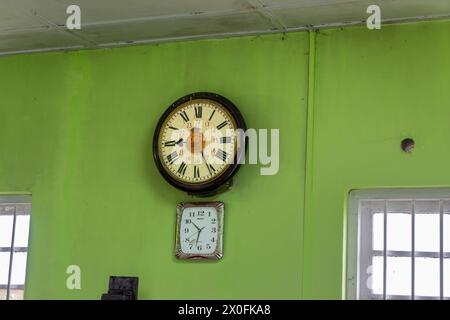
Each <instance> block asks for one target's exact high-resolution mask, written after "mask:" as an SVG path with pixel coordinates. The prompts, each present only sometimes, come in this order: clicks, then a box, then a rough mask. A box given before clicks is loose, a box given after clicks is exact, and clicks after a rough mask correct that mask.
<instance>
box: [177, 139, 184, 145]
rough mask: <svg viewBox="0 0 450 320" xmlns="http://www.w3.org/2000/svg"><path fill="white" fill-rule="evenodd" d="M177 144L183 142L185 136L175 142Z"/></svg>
mask: <svg viewBox="0 0 450 320" xmlns="http://www.w3.org/2000/svg"><path fill="white" fill-rule="evenodd" d="M175 144H176V145H179V144H183V138H180V139H179V140H178V141H177V142H175Z"/></svg>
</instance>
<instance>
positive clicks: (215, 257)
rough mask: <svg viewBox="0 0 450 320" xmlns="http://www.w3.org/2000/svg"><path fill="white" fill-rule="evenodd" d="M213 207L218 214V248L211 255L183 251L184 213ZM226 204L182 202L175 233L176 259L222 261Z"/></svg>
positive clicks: (218, 202) (216, 202)
mask: <svg viewBox="0 0 450 320" xmlns="http://www.w3.org/2000/svg"><path fill="white" fill-rule="evenodd" d="M195 207H211V208H214V209H216V213H217V241H216V248H215V249H214V252H213V253H210V254H192V253H185V252H183V251H182V250H181V242H180V241H181V239H180V225H181V217H182V216H183V211H184V210H185V209H187V208H195ZM224 207H225V205H224V203H223V202H220V201H209V202H181V203H179V204H178V205H177V222H176V231H175V257H176V258H177V259H182V260H205V259H207V260H220V259H221V258H222V256H223V214H224Z"/></svg>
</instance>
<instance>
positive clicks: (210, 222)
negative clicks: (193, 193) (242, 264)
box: [175, 202, 224, 259]
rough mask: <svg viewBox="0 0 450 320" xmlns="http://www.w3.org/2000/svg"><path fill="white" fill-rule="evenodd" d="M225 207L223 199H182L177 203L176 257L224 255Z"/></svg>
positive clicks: (213, 257) (212, 257)
mask: <svg viewBox="0 0 450 320" xmlns="http://www.w3.org/2000/svg"><path fill="white" fill-rule="evenodd" d="M223 208H224V205H223V203H222V202H203V203H202V202H196V203H180V204H179V205H178V206H177V231H176V232H177V234H176V248H175V255H176V256H177V258H179V259H220V258H221V257H222V240H223Z"/></svg>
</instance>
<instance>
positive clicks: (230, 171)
mask: <svg viewBox="0 0 450 320" xmlns="http://www.w3.org/2000/svg"><path fill="white" fill-rule="evenodd" d="M195 99H209V100H212V101H214V102H216V103H219V104H220V105H222V106H223V107H224V108H225V109H226V110H227V111H228V112H229V113H230V114H231V116H232V117H233V119H234V121H235V122H236V127H237V129H241V130H243V132H245V131H247V125H246V123H245V121H244V117H243V116H242V114H241V112H240V111H239V109H238V108H237V107H236V106H235V105H234V103H233V102H231V101H230V100H228V99H227V98H225V97H223V96H221V95H219V94H216V93H211V92H195V93H191V94H188V95H185V96H184V97H181V98H179V99H178V100H176V101H175V102H174V103H172V104H171V105H170V106H169V107H168V108H167V109H166V111H164V113H163V114H162V116H161V117H160V119H159V121H158V124H157V126H156V129H155V132H154V134H153V159H154V161H155V164H156V167H157V168H158V171H159V172H160V174H161V175H162V176H163V178H164V179H165V180H166V181H167V182H168V183H169V184H171V185H172V186H174V187H175V188H177V189H179V190H182V191H185V192H188V193H190V194H194V195H195V194H202V195H205V194H208V193H213V192H214V191H216V190H218V189H219V188H220V187H221V186H223V185H224V184H225V183H227V182H229V181H230V179H231V178H232V177H233V176H234V175H235V174H236V173H237V171H238V170H239V168H240V163H239V162H240V161H238V159H240V158H242V157H243V156H244V157H245V153H246V149H247V144H246V141H245V137H242V139H243V140H242V141H243V143H244V144H245V146H244V148H243V149H242V148H240V146H237V147H238V150H237V152H236V154H235V158H234V161H233V163H231V164H230V165H229V167H228V168H227V169H226V170H225V172H223V173H222V174H221V175H219V176H218V177H217V178H215V179H213V180H211V181H208V182H205V183H203V184H202V183H199V184H189V183H184V182H181V181H178V180H176V179H175V178H173V177H172V176H171V175H170V174H169V173H168V172H167V171H166V170H165V168H164V166H163V164H162V163H161V159H160V158H159V154H158V142H159V133H160V131H161V127H162V125H163V124H164V121H165V120H166V118H167V117H168V116H169V114H171V113H172V112H173V111H174V110H175V109H176V108H177V107H178V106H180V105H181V104H183V103H186V102H188V101H191V100H195Z"/></svg>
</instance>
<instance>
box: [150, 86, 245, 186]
mask: <svg viewBox="0 0 450 320" xmlns="http://www.w3.org/2000/svg"><path fill="white" fill-rule="evenodd" d="M238 129H243V130H245V123H244V121H243V119H242V116H241V114H240V113H239V111H238V110H237V109H236V107H235V106H234V105H233V104H232V103H231V102H230V101H229V100H227V99H225V98H223V97H221V96H219V95H215V94H210V93H197V94H192V95H189V96H186V97H183V98H181V99H180V100H178V101H177V102H175V103H174V104H173V105H172V106H171V107H169V109H168V110H167V111H166V113H165V114H164V115H163V116H162V118H161V119H160V122H159V124H158V127H157V130H156V132H155V140H154V157H155V160H156V163H157V165H158V168H159V170H160V172H161V173H162V175H163V176H164V178H166V180H168V181H169V182H170V183H171V184H172V185H174V186H175V187H178V188H180V189H182V190H185V191H188V192H192V193H195V192H202V191H211V190H214V189H217V188H218V187H220V185H221V184H223V183H225V182H226V181H227V180H228V179H230V178H231V176H232V175H233V174H234V173H235V171H236V170H237V167H238V165H239V164H238V163H237V158H238V151H239V146H240V142H241V141H240V134H239V131H238Z"/></svg>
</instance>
